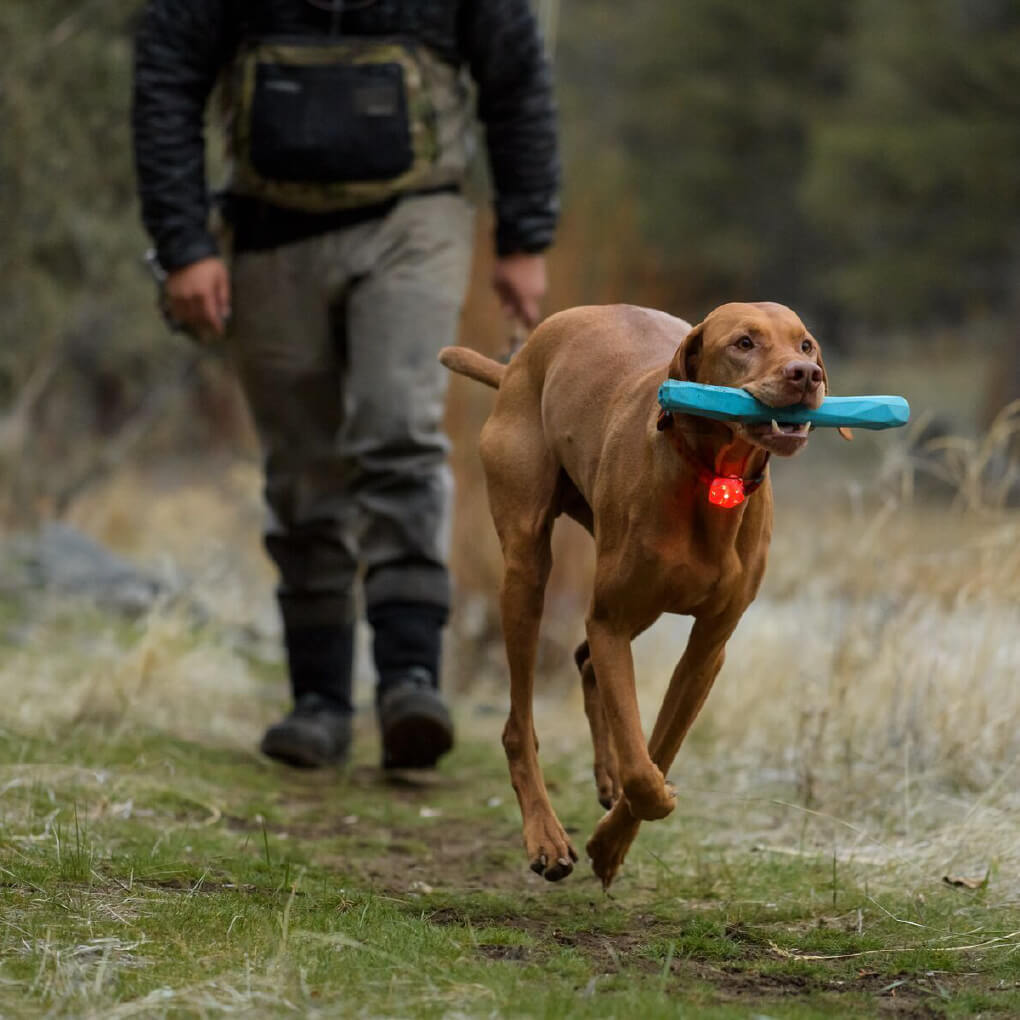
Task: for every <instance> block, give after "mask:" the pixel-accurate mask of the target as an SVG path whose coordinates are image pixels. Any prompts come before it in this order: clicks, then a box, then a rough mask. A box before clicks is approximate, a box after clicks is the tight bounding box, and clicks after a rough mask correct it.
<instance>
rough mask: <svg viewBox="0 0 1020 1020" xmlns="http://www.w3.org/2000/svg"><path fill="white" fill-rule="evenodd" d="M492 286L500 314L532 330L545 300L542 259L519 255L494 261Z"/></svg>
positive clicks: (534, 256) (540, 316) (543, 261)
mask: <svg viewBox="0 0 1020 1020" xmlns="http://www.w3.org/2000/svg"><path fill="white" fill-rule="evenodd" d="M492 286H493V287H494V288H495V289H496V294H497V295H498V296H499V301H500V304H501V305H502V306H503V311H504V312H505V313H506V314H507V315H508V316H509V317H510V318H514V319H518V320H519V321H520V322H522V323H524V325H525V326H527V327H528V329H532V328H534V327H535V326H537V325H538V321H539V319H541V318H542V311H541V307H540V305H541V302H542V298H543V297H545V287H546V280H545V256H544V255H526V254H519V255H504V256H503V257H502V258H497V259H496V266H495V269H493V272H492Z"/></svg>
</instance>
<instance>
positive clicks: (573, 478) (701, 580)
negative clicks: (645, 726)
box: [440, 304, 826, 887]
mask: <svg viewBox="0 0 1020 1020" xmlns="http://www.w3.org/2000/svg"><path fill="white" fill-rule="evenodd" d="M440 360H441V361H442V363H443V364H444V365H446V366H447V367H448V368H450V369H452V370H453V371H455V372H460V373H462V374H463V375H467V376H470V377H471V378H473V379H477V380H479V381H480V382H484V383H486V384H487V385H489V386H493V387H497V388H498V391H499V392H498V394H497V396H496V403H495V407H494V409H493V411H492V414H491V415H490V417H489V419H488V421H487V422H486V424H485V426H484V428H483V429H482V434H481V442H480V449H481V455H482V461H483V463H484V466H485V475H486V481H487V484H488V492H489V504H490V509H491V511H492V517H493V520H494V521H495V524H496V531H497V532H498V534H499V539H500V542H501V544H502V547H503V556H504V560H505V575H504V580H503V588H502V615H503V632H504V637H505V640H506V649H507V658H508V660H509V665H510V716H509V719H508V720H507V724H506V728H505V730H504V733H503V745H504V747H505V749H506V754H507V759H508V761H509V765H510V777H511V780H512V782H513V787H514V790H515V791H516V793H517V800H518V802H519V804H520V809H521V815H522V818H523V822H524V843H525V846H526V848H527V853H528V859H529V861H530V862H531V867H532V869H533V870H535V871H536V872H538V873H539V874H541V875H544V876H545V878H547V879H549V880H550V881H556V880H558V879H561V878H564V877H565V876H566V875H568V874H570V872H571V871H572V869H573V862H575V861H576V860H577V854H576V852H575V850H574V848H573V847H572V846H571V844H570V840H569V839H568V838H567V834H566V832H565V831H564V829H563V826H562V825H561V824H560V822H559V819H558V818H557V817H556V814H555V812H554V811H553V808H552V804H551V803H550V801H549V795H548V793H547V791H546V788H545V782H544V780H543V778H542V772H541V770H540V768H539V764H538V741H537V739H536V736H535V731H534V726H533V722H532V694H533V690H534V667H535V651H536V646H537V642H538V630H539V621H540V618H541V615H542V604H543V596H544V590H545V584H546V580H547V578H548V575H549V568H550V565H551V561H552V558H551V553H550V536H551V533H552V526H553V521H554V520H555V519H556V517H557V516H558V515H559V514H567V515H569V516H570V517H573V518H574V520H576V521H578V522H580V523H581V524H582V525H583V526H584V527H585V528H586V529H587V530H588V531H589V532H590V533H591V535H592V536H593V538H594V539H595V549H596V566H595V585H594V591H593V593H592V600H591V606H590V609H589V611H588V616H587V635H588V639H587V641H585V642H584V643H583V644H582V645H581V646H580V648H578V650H577V653H576V659H577V664H578V667H579V668H580V670H581V676H582V682H583V686H584V700H585V711H586V713H587V715H588V720H589V723H590V726H591V733H592V741H593V744H594V748H595V778H596V783H597V787H598V795H599V800H600V801H601V802H602V804H603V805H604V806H605V807H607V808H610V810H609V813H608V814H607V815H606V816H605V817H604V818H603V819H602V820H601V822H600V823H599V825H598V827H597V828H596V830H595V833H594V835H593V836H592V838H591V840H590V841H589V842H588V846H587V850H588V855H589V857H590V858H591V861H592V866H593V868H594V870H595V874H596V875H598V877H599V878H600V879H601V880H602V883H603V885H604V886H607V887H608V885H609V884H610V883H611V882H612V880H613V878H614V876H615V875H616V873H617V871H618V870H619V868H620V865H621V864H622V862H623V859H624V856H625V855H626V853H627V850H628V848H629V847H630V844H631V843H632V842H633V840H634V837H635V836H636V835H637V831H638V827H639V826H640V824H641V822H642V820H651V819H654V818H662V817H664V816H665V815H668V814H669V813H670V811H672V810H673V806H674V794H673V791H672V789H671V788H670V786H669V785H668V784H667V783H666V780H665V775H666V773H667V772H668V771H669V768H670V766H671V764H672V763H673V759H674V757H675V756H676V753H677V751H678V750H679V748H680V744H681V742H682V741H683V739H684V737H685V735H686V734H687V731H688V729H689V728H690V726H691V723H693V722H694V719H695V717H696V716H697V714H698V711H699V709H700V708H701V706H702V704H703V703H704V701H705V698H706V696H707V695H708V692H709V690H710V688H711V687H712V683H713V681H714V680H715V677H716V674H717V673H718V672H719V669H720V667H721V666H722V663H723V656H724V653H725V647H726V641H727V640H728V639H729V636H730V635H731V634H732V633H733V630H734V628H735V627H736V625H737V622H738V621H739V619H740V617H741V615H742V614H743V612H744V610H745V609H746V608H747V607H748V605H749V604H750V603H751V601H752V600H753V599H754V597H755V594H756V593H757V591H758V586H759V584H760V583H761V580H762V576H763V574H764V572H765V560H766V557H767V554H768V546H769V539H770V537H771V534H772V491H771V488H770V485H769V478H768V472H767V468H766V465H767V462H768V458H769V455H770V454H778V455H779V456H784V457H788V456H791V455H793V454H795V453H797V452H799V451H800V450H801V449H802V448H803V447H804V446H805V444H806V443H807V441H808V428H809V427H808V426H807V425H803V426H796V425H792V424H787V425H784V424H783V423H782V408H784V407H788V406H790V405H793V404H807V405H808V406H810V407H817V406H818V405H819V404H820V403H821V401H822V398H823V397H824V396H825V388H826V377H825V369H824V367H823V366H822V357H821V352H820V350H819V348H818V343H817V341H816V340H815V339H814V337H812V336H811V334H810V333H809V332H808V331H807V329H805V327H804V324H803V323H802V322H801V321H800V319H799V318H798V317H797V316H796V315H795V314H794V313H793V312H792V311H791V310H790V309H789V308H786V307H784V306H783V305H778V304H727V305H723V306H722V307H720V308H717V309H716V310H715V311H713V312H712V313H711V314H710V315H709V316H708V318H706V319H705V320H704V322H702V323H701V324H700V325H697V326H695V327H694V328H693V329H692V328H691V327H690V326H689V325H688V324H687V323H686V322H684V321H682V320H681V319H676V318H673V317H672V316H669V315H666V314H664V313H662V312H656V311H651V310H649V309H644V308H635V307H631V306H627V305H617V306H610V307H590V308H575V309H571V310H570V311H566V312H561V313H560V314H558V315H554V316H552V317H551V318H549V319H547V320H546V321H545V322H544V323H543V324H542V325H541V326H540V327H539V328H538V329H537V330H536V331H535V333H534V334H533V335H532V336H531V338H530V339H529V340H528V342H527V343H526V344H525V345H524V347H523V348H522V349H521V351H520V353H519V354H518V355H517V357H516V358H515V359H514V360H513V361H512V362H511V363H510V364H509V365H507V366H503V365H500V364H498V363H497V362H495V361H492V360H490V359H489V358H486V357H484V356H483V355H481V354H479V353H477V352H475V351H471V350H468V349H467V348H463V347H448V348H446V349H445V350H444V351H443V352H442V353H441V354H440ZM667 378H670V379H688V380H692V381H695V382H701V383H712V384H715V385H719V386H734V387H741V388H743V389H745V390H746V391H747V392H749V393H751V394H752V395H753V396H755V397H757V398H758V399H759V400H761V401H762V402H763V403H766V404H769V405H771V406H772V407H775V408H776V419H778V421H775V420H774V421H773V422H772V424H771V425H741V424H722V423H717V422H712V421H709V420H707V419H704V418H696V417H693V416H688V415H675V416H670V415H665V414H662V413H661V411H660V408H659V406H658V402H657V390H658V387H659V384H660V383H661V382H663V381H664V380H665V379H667ZM716 477H721V478H725V477H730V478H740V479H741V480H742V482H743V489H744V492H745V493H746V498H745V499H744V501H743V502H742V503H740V504H739V505H737V506H733V507H731V508H724V507H722V506H718V505H713V504H712V503H710V502H709V500H708V498H707V497H708V488H709V484H710V483H711V481H712V480H713V479H714V478H716ZM662 613H682V614H686V615H690V616H693V617H694V621H695V622H694V626H693V629H692V630H691V635H690V639H689V640H688V643H687V648H686V650H685V651H684V654H683V657H682V658H681V659H680V663H679V665H678V666H677V667H676V669H675V670H674V671H673V676H672V678H671V680H670V683H669V689H668V690H667V692H666V696H665V700H664V701H663V703H662V708H661V709H660V711H659V716H658V719H657V720H656V722H655V728H654V729H653V731H652V735H651V739H650V740H649V741H648V743H647V745H646V743H645V739H644V736H643V734H642V730H641V719H640V716H639V713H638V705H637V698H636V693H635V688H634V664H633V660H632V658H631V650H630V643H631V640H632V639H633V638H634V637H636V636H637V635H638V634H640V633H641V632H642V631H643V630H645V629H646V628H647V627H649V626H650V625H651V624H652V623H654V621H655V620H656V619H658V617H659V616H660V615H661V614H662Z"/></svg>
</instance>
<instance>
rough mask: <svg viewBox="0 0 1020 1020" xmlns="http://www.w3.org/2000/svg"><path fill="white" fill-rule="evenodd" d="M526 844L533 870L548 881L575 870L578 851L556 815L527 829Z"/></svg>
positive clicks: (525, 834)
mask: <svg viewBox="0 0 1020 1020" xmlns="http://www.w3.org/2000/svg"><path fill="white" fill-rule="evenodd" d="M524 845H525V847H526V848H527V851H528V861H529V866H530V868H531V870H532V871H534V872H535V874H536V875H541V876H542V877H543V878H544V879H545V880H546V881H548V882H558V881H559V880H560V879H561V878H566V877H567V875H569V874H570V873H571V872H572V871H573V870H574V863H575V861H576V860H577V851H576V850H575V849H574V848H573V846H571V843H570V840H569V839H568V838H567V834H566V832H564V831H563V826H562V825H560V823H559V821H557V819H556V818H555V817H553V818H552V819H551V820H549V821H543V822H540V823H536V825H534V826H533V827H529V828H528V829H526V830H525V833H524Z"/></svg>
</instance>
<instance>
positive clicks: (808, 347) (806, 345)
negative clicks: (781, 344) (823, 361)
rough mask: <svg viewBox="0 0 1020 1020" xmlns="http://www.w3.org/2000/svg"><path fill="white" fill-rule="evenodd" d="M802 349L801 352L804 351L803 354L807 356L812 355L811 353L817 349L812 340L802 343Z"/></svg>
mask: <svg viewBox="0 0 1020 1020" xmlns="http://www.w3.org/2000/svg"><path fill="white" fill-rule="evenodd" d="M800 349H801V350H802V351H803V352H804V353H805V354H810V353H811V352H812V351H813V350H814V349H815V345H814V344H813V343H812V342H811V341H810V340H805V341H804V342H803V343H802V344H801V345H800Z"/></svg>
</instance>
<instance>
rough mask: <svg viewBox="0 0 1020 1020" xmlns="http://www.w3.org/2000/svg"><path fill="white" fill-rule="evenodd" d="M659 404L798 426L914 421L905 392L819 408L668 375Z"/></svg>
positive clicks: (887, 425) (829, 400)
mask: <svg viewBox="0 0 1020 1020" xmlns="http://www.w3.org/2000/svg"><path fill="white" fill-rule="evenodd" d="M659 403H660V404H661V405H662V409H663V410H664V411H672V412H674V413H676V414H696V415H700V416H701V417H702V418H712V419H713V420H714V421H741V422H745V423H747V424H749V425H758V424H761V425H767V424H768V423H769V422H770V421H772V419H773V418H775V419H776V420H777V421H782V422H784V423H785V422H790V423H792V424H794V425H802V424H803V423H804V422H810V423H811V424H812V425H813V426H815V427H817V428H830V429H835V428H840V427H842V426H850V427H852V428H858V429H896V428H899V427H900V426H901V425H906V424H907V422H908V421H909V420H910V405H909V404H908V403H907V402H906V401H905V400H904V399H903V397H889V396H862V397H826V398H825V399H824V400H823V401H822V404H821V406H820V407H817V408H809V407H804V406H803V405H802V404H795V405H793V406H792V407H769V406H768V404H763V403H762V402H761V401H760V400H756V399H755V398H754V397H752V396H751V394H750V393H747V392H745V391H744V390H738V389H733V388H732V387H730V386H706V385H704V384H702V383H692V382H681V381H680V380H678V379H667V380H666V382H664V383H663V384H662V385H661V386H660V387H659Z"/></svg>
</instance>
